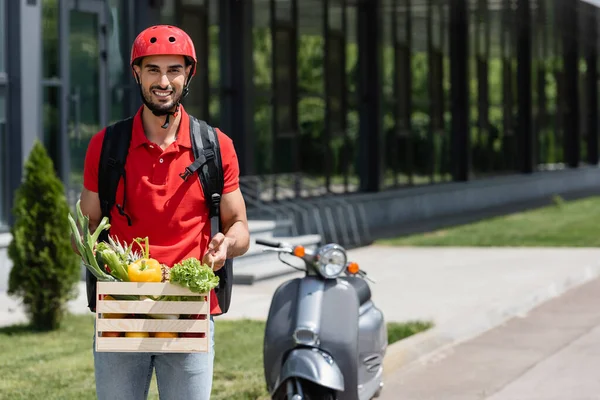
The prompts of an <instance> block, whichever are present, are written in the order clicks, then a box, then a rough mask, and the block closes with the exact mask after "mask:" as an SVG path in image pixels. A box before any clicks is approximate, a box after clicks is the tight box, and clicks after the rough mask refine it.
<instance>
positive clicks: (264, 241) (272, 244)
mask: <svg viewBox="0 0 600 400" xmlns="http://www.w3.org/2000/svg"><path fill="white" fill-rule="evenodd" d="M255 242H256V244H260V245H262V246H269V247H277V248H279V247H282V246H283V243H281V242H276V241H274V240H268V239H256V240H255Z"/></svg>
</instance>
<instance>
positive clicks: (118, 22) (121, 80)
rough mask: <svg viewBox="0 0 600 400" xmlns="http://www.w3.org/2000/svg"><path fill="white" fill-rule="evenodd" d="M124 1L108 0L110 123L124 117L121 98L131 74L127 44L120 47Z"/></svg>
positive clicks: (122, 31) (123, 24) (123, 31)
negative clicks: (126, 70) (126, 71)
mask: <svg viewBox="0 0 600 400" xmlns="http://www.w3.org/2000/svg"><path fill="white" fill-rule="evenodd" d="M123 5H125V2H121V1H119V0H110V2H109V5H108V6H109V10H108V12H109V14H108V83H109V85H110V115H109V119H110V123H113V122H116V121H118V120H120V119H122V118H125V117H126V116H125V113H124V111H125V110H124V107H123V98H124V96H125V90H126V88H127V83H128V82H129V79H131V74H129V71H128V73H125V68H127V69H128V70H129V67H128V65H129V46H127V48H125V47H122V46H123V43H121V42H122V38H123V36H124V35H125V33H126V32H125V29H124V28H123V27H124V26H126V24H125V21H124V20H123Z"/></svg>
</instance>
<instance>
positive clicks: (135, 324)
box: [96, 318, 208, 333]
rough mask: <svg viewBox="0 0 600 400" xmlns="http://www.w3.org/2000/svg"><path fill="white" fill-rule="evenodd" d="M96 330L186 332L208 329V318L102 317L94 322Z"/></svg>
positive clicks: (205, 331) (205, 330)
mask: <svg viewBox="0 0 600 400" xmlns="http://www.w3.org/2000/svg"><path fill="white" fill-rule="evenodd" d="M96 330H97V331H98V332H104V331H107V332H188V333H191V332H193V333H198V332H204V333H207V331H208V320H206V319H204V320H198V319H195V320H193V319H170V320H166V319H102V318H99V319H98V320H97V322H96Z"/></svg>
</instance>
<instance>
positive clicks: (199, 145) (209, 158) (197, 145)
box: [181, 115, 224, 235]
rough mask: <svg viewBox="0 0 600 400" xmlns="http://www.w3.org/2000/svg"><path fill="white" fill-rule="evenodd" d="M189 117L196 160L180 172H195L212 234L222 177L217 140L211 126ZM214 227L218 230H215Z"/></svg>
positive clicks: (217, 221) (218, 221)
mask: <svg viewBox="0 0 600 400" xmlns="http://www.w3.org/2000/svg"><path fill="white" fill-rule="evenodd" d="M189 117H190V139H191V141H192V150H193V152H194V157H195V158H196V160H195V161H194V162H193V163H192V164H191V165H190V166H189V167H187V168H186V172H185V173H183V174H181V177H182V178H183V179H186V178H187V177H188V176H189V175H191V174H193V173H195V172H197V173H198V175H199V177H200V183H201V184H202V190H203V191H204V197H205V198H206V202H207V206H208V209H209V212H210V217H211V228H212V232H213V235H214V234H215V233H216V232H218V230H220V227H221V220H220V218H219V217H220V205H221V195H222V194H223V186H224V177H223V165H222V160H221V149H220V147H219V140H218V138H217V134H216V132H215V130H214V128H213V127H211V126H208V124H207V123H206V122H205V121H202V120H198V119H197V118H195V117H193V116H191V115H190V116H189ZM215 228H217V229H218V230H217V231H215Z"/></svg>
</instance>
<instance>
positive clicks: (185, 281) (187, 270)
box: [169, 257, 219, 293]
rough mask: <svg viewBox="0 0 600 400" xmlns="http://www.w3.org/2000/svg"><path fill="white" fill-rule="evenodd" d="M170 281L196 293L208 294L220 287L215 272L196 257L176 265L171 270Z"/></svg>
mask: <svg viewBox="0 0 600 400" xmlns="http://www.w3.org/2000/svg"><path fill="white" fill-rule="evenodd" d="M169 281H170V282H171V283H174V284H176V285H180V286H183V287H186V288H188V289H190V290H191V291H192V292H194V293H208V292H210V291H211V290H212V289H214V288H215V287H217V286H218V285H219V277H218V276H216V275H215V273H214V272H213V270H212V269H211V268H210V267H209V266H208V265H206V264H202V263H200V261H199V260H198V259H196V258H194V257H190V258H187V259H185V260H183V261H181V262H180V263H177V264H175V265H174V266H173V268H171V277H170V279H169Z"/></svg>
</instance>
